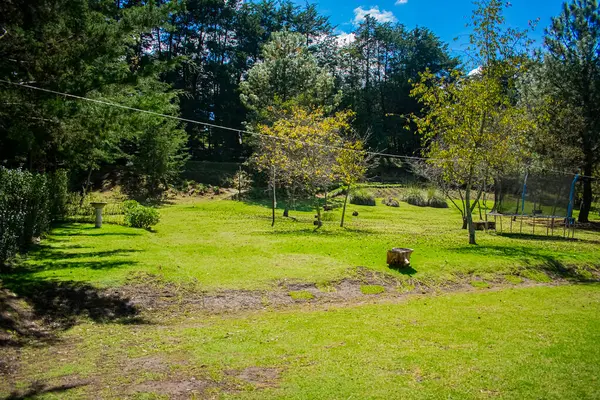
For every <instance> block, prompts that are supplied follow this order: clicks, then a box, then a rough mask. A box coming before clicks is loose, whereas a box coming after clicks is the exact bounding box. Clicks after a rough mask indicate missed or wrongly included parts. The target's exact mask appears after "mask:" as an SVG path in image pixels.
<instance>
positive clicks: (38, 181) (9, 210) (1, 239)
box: [0, 167, 68, 265]
mask: <svg viewBox="0 0 600 400" xmlns="http://www.w3.org/2000/svg"><path fill="white" fill-rule="evenodd" d="M67 198H68V196H67V177H66V174H65V173H64V172H62V171H61V172H56V173H54V174H34V173H31V172H28V171H22V170H20V169H16V170H10V169H6V168H4V167H0V265H1V264H5V263H6V262H7V261H8V260H10V259H11V258H12V257H14V256H15V255H16V253H17V252H19V251H26V250H27V248H28V247H29V246H30V245H31V243H32V239H33V238H34V237H39V236H41V235H43V234H44V233H45V232H47V231H48V229H49V228H50V223H51V222H52V221H53V220H56V219H61V218H63V217H64V216H65V214H66V211H67V210H66V205H67Z"/></svg>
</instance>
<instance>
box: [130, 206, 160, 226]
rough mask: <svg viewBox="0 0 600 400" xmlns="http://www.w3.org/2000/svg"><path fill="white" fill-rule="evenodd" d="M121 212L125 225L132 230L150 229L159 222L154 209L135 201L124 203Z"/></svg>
mask: <svg viewBox="0 0 600 400" xmlns="http://www.w3.org/2000/svg"><path fill="white" fill-rule="evenodd" d="M123 211H124V212H125V223H126V224H127V225H129V226H132V227H134V228H143V229H150V228H151V227H152V226H154V225H156V224H158V222H159V221H160V214H159V213H158V210H157V209H156V208H153V207H146V206H143V205H141V204H139V203H138V202H137V201H135V200H128V201H126V202H124V203H123Z"/></svg>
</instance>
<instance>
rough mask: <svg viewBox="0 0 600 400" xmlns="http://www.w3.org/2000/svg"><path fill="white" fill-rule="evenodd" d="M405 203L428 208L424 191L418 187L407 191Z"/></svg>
mask: <svg viewBox="0 0 600 400" xmlns="http://www.w3.org/2000/svg"><path fill="white" fill-rule="evenodd" d="M404 201H405V202H407V203H408V204H411V205H413V206H418V207H426V206H427V200H426V199H425V197H424V196H423V191H422V190H421V189H419V188H416V187H412V188H409V189H408V190H407V192H406V194H405V195H404Z"/></svg>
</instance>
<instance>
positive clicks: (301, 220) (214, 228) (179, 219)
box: [0, 200, 600, 290]
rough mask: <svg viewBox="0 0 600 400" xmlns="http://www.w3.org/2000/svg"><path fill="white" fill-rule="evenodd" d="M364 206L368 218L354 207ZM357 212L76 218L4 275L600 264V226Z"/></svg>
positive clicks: (263, 279) (259, 283) (182, 210)
mask: <svg viewBox="0 0 600 400" xmlns="http://www.w3.org/2000/svg"><path fill="white" fill-rule="evenodd" d="M355 210H356V211H358V212H359V216H358V217H353V216H352V215H351V214H352V211H355ZM348 211H349V212H348V215H347V217H346V218H347V226H346V227H345V228H340V227H339V226H338V224H339V222H338V221H339V218H338V217H339V213H340V211H339V210H335V211H333V213H334V214H335V215H336V218H338V219H337V220H336V221H331V222H325V225H324V226H323V227H322V228H321V229H320V230H318V231H315V232H314V231H313V225H312V220H313V212H312V211H304V212H301V211H298V212H292V215H293V216H294V217H296V218H297V219H298V221H293V220H291V219H285V218H278V220H277V223H276V225H275V227H274V228H271V226H270V221H269V210H268V209H266V208H264V207H261V206H260V205H251V204H244V203H238V202H234V201H224V200H218V201H208V200H206V201H197V202H187V203H180V204H176V205H173V206H167V207H164V208H163V209H162V210H161V214H162V220H161V222H160V223H159V224H158V225H157V226H156V231H155V232H147V231H144V230H139V229H133V228H127V227H122V226H117V225H105V226H104V227H103V228H102V229H101V230H97V229H94V228H93V227H92V226H91V225H81V224H67V225H62V226H59V227H57V228H56V229H55V230H54V231H53V232H52V234H51V235H50V236H49V237H48V238H47V239H46V240H45V241H43V245H42V246H41V248H40V249H39V250H38V251H34V252H32V253H31V254H30V255H29V256H28V260H27V261H26V263H25V265H26V267H27V268H26V269H25V270H19V273H18V274H15V275H5V276H0V278H4V280H5V282H6V284H11V282H13V286H14V283H15V282H18V281H19V280H29V279H58V280H75V281H85V282H90V283H93V284H99V285H104V286H110V285H119V284H122V283H123V282H125V281H126V280H127V279H128V278H129V277H131V276H133V275H135V273H136V272H140V271H142V272H145V273H152V274H157V275H159V276H161V277H162V278H163V279H164V280H166V281H172V282H180V283H197V284H198V285H200V286H201V287H202V288H204V289H209V290H210V289H216V288H243V289H256V288H268V287H269V285H271V284H273V283H274V282H275V281H277V280H282V279H288V280H301V281H310V282H318V283H323V282H328V281H331V280H334V279H338V278H341V277H343V276H344V275H345V274H347V273H348V270H349V269H351V268H353V267H356V266H364V267H368V268H370V269H373V270H375V271H380V272H386V273H391V274H393V275H395V276H396V277H398V278H406V274H407V273H410V274H411V276H412V277H413V278H415V279H421V280H424V281H426V280H434V281H435V280H437V281H444V280H454V279H456V278H457V277H459V276H464V275H478V276H482V277H483V278H486V274H495V273H515V271H516V270H518V269H523V268H525V269H527V268H534V267H535V268H538V267H543V268H550V269H552V268H557V267H560V266H562V265H563V264H564V265H576V266H580V267H595V266H598V265H600V252H599V251H598V245H599V244H600V238H599V237H598V234H597V233H594V232H586V231H579V232H577V239H578V240H576V241H568V240H564V239H562V237H551V238H547V237H545V236H539V237H530V236H521V235H516V234H515V235H504V236H500V235H496V234H493V233H492V234H486V233H483V232H479V233H478V243H479V245H478V246H469V245H468V244H467V232H466V231H464V230H461V229H460V225H461V224H460V217H459V215H458V214H457V212H456V211H455V210H453V209H432V208H421V207H414V206H410V205H408V204H406V203H402V204H401V206H400V208H392V207H385V206H382V205H381V204H380V203H379V202H378V205H377V206H376V207H367V206H350V207H349V210H348ZM278 213H279V212H278ZM538 229H539V228H538ZM539 230H541V229H539ZM392 247H411V248H414V249H415V252H414V253H413V255H412V258H411V262H412V268H413V270H409V271H404V272H402V271H394V270H391V269H389V268H388V267H387V265H386V262H385V257H386V251H387V250H388V249H390V248H392ZM520 273H523V271H521V272H520ZM541 278H542V279H543V274H542V276H541Z"/></svg>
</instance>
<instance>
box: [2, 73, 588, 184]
mask: <svg viewBox="0 0 600 400" xmlns="http://www.w3.org/2000/svg"><path fill="white" fill-rule="evenodd" d="M0 82H1V83H5V84H8V85H13V86H17V87H20V88H26V89H31V90H37V91H41V92H46V93H51V94H55V95H57V96H63V97H69V98H72V99H77V100H83V101H88V102H91V103H97V104H102V105H106V106H111V107H117V108H121V109H124V110H129V111H136V112H140V113H144V114H149V115H154V116H157V117H162V118H168V119H173V120H177V121H181V122H187V123H190V124H196V125H202V126H207V127H210V128H216V129H223V130H226V131H231V132H235V133H237V134H238V135H239V134H242V133H244V134H247V135H251V136H257V137H266V138H272V139H275V140H282V141H290V142H296V143H300V144H303V145H306V146H318V147H323V148H330V149H336V150H344V151H355V152H360V153H363V154H369V155H371V156H376V157H388V158H396V159H402V160H419V161H427V160H436V161H452V160H450V159H439V158H426V157H417V156H401V155H397V154H389V153H383V152H377V151H368V150H354V149H348V148H345V147H339V146H330V145H324V144H319V143H306V142H304V141H302V140H299V139H293V138H282V137H278V136H273V135H267V134H264V133H259V132H252V131H248V130H244V129H238V128H231V127H229V126H223V125H217V124H212V123H210V122H203V121H196V120H193V119H189V118H182V117H178V116H175V115H169V114H163V113H158V112H155V111H149V110H143V109H141V108H135V107H129V106H125V105H123V104H118V103H113V102H110V101H105V100H99V99H92V98H89V97H84V96H78V95H75V94H70V93H64V92H59V91H56V90H52V89H45V88H41V87H37V86H32V85H29V84H26V83H16V82H11V81H7V80H3V79H0ZM546 170H547V171H551V172H556V173H561V174H565V175H572V176H574V175H576V174H575V173H568V172H563V171H556V170H550V169H546ZM579 177H581V178H590V179H596V178H594V177H591V176H586V175H579Z"/></svg>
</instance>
